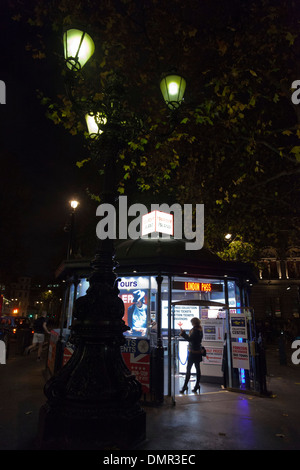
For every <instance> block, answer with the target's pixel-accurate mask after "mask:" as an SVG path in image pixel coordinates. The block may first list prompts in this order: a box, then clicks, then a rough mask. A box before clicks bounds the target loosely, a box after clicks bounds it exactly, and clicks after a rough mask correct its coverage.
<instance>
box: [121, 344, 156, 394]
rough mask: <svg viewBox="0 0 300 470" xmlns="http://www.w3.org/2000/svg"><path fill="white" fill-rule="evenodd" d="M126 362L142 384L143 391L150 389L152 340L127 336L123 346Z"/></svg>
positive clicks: (146, 391)
mask: <svg viewBox="0 0 300 470" xmlns="http://www.w3.org/2000/svg"><path fill="white" fill-rule="evenodd" d="M121 352H122V356H123V359H124V362H125V364H126V366H127V367H128V369H129V370H130V371H131V373H132V375H135V378H136V379H137V380H138V381H139V382H140V384H141V385H142V390H143V393H149V391H150V342H149V340H147V339H144V338H143V339H141V338H126V343H125V344H124V346H121Z"/></svg>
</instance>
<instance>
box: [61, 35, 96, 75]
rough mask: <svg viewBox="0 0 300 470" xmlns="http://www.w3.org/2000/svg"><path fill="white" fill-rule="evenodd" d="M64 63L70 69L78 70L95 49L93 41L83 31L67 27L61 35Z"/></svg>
mask: <svg viewBox="0 0 300 470" xmlns="http://www.w3.org/2000/svg"><path fill="white" fill-rule="evenodd" d="M63 42H64V55H65V59H66V65H67V67H68V68H69V69H70V70H72V71H73V70H80V69H82V67H83V66H84V65H85V64H86V62H87V61H88V60H89V59H90V58H91V57H92V55H93V54H94V51H95V45H94V41H93V40H92V38H91V36H89V35H88V34H87V33H86V32H85V31H81V30H80V29H74V28H72V29H68V30H67V31H65V33H64V35H63Z"/></svg>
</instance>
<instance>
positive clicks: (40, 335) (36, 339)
mask: <svg viewBox="0 0 300 470" xmlns="http://www.w3.org/2000/svg"><path fill="white" fill-rule="evenodd" d="M46 317H47V312H45V311H44V312H42V315H41V316H40V317H39V318H37V319H36V320H35V321H34V324H33V331H34V334H33V339H32V345H31V346H29V347H28V348H26V349H25V354H30V352H31V350H32V349H34V348H36V346H37V345H38V357H37V360H38V361H39V360H40V359H41V354H42V348H43V344H44V341H45V333H47V334H48V335H50V331H49V330H48V328H47V320H46Z"/></svg>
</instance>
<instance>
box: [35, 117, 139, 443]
mask: <svg viewBox="0 0 300 470" xmlns="http://www.w3.org/2000/svg"><path fill="white" fill-rule="evenodd" d="M115 118H116V117H115ZM115 118H114V119H115ZM114 119H112V120H111V121H109V120H108V122H107V132H106V134H105V137H104V138H103V139H101V153H102V155H103V156H104V157H105V175H104V176H105V178H104V180H105V183H104V189H103V197H102V201H103V202H105V203H110V204H113V203H115V201H116V198H117V197H116V191H115V183H114V181H115V162H116V158H117V154H118V152H119V151H120V145H121V142H120V141H119V138H118V135H119V132H118V122H117V121H116V120H114ZM91 264H92V268H93V272H92V274H91V276H90V278H89V284H90V287H89V289H88V290H87V293H86V295H85V296H83V297H80V298H78V299H77V300H76V302H75V310H74V321H73V324H72V326H71V342H72V343H73V344H74V346H75V351H74V354H73V356H72V357H71V359H70V360H69V361H68V363H67V364H66V365H65V366H64V367H63V368H62V369H61V370H60V371H59V372H58V374H57V375H56V376H54V377H52V378H51V379H50V380H49V381H48V382H47V384H46V386H45V395H46V397H47V399H48V401H47V403H46V404H45V405H44V406H43V407H42V408H41V411H40V421H39V441H38V442H39V443H38V445H39V447H40V448H42V449H49V448H54V449H66V450H72V449H84V450H85V449H93V450H97V449H105V448H106V449H107V448H118V449H131V448H134V447H135V446H136V445H137V444H139V443H140V442H142V441H143V440H144V439H145V436H146V414H145V412H144V410H143V409H142V408H141V406H140V403H139V399H140V396H141V385H140V383H139V382H138V381H137V380H136V379H135V376H134V375H131V373H130V371H129V370H128V368H127V367H126V365H125V363H124V361H123V358H122V355H121V351H120V346H121V345H123V344H124V343H125V338H124V336H123V333H124V332H125V331H126V330H128V329H129V328H128V327H127V326H126V325H125V323H124V321H123V319H122V317H123V315H124V304H123V302H122V300H121V299H120V297H119V296H118V294H119V290H118V286H117V282H116V274H115V273H114V244H113V240H111V239H109V238H106V239H105V240H99V241H98V247H97V251H96V255H95V257H94V260H93V261H92V263H91Z"/></svg>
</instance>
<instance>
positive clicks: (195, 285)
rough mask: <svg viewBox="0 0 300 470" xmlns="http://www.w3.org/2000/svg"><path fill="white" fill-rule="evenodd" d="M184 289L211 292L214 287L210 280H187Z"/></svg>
mask: <svg viewBox="0 0 300 470" xmlns="http://www.w3.org/2000/svg"><path fill="white" fill-rule="evenodd" d="M184 290H192V291H198V292H211V291H212V287H211V284H210V283H208V282H185V283H184Z"/></svg>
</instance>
